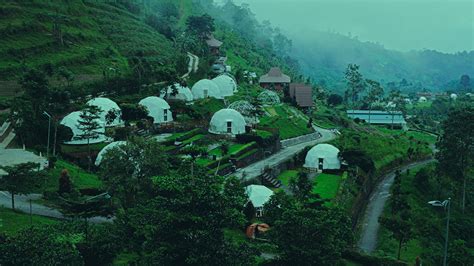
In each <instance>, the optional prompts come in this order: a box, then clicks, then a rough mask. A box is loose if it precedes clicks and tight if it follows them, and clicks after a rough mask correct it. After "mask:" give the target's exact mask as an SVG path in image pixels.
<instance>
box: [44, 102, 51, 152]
mask: <svg viewBox="0 0 474 266" xmlns="http://www.w3.org/2000/svg"><path fill="white" fill-rule="evenodd" d="M43 114H44V115H45V116H47V117H48V147H47V149H46V158H48V159H49V138H50V137H49V135H50V133H51V115H50V114H48V113H47V112H46V111H44V112H43Z"/></svg>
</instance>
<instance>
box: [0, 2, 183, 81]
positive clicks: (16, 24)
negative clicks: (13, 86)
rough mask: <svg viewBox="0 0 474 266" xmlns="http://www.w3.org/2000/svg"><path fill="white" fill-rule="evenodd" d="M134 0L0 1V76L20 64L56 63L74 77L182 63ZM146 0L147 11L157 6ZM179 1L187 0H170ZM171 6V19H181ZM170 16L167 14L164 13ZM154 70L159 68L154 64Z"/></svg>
mask: <svg viewBox="0 0 474 266" xmlns="http://www.w3.org/2000/svg"><path fill="white" fill-rule="evenodd" d="M135 2H136V3H138V1H86V0H84V1H67V2H65V1H58V0H53V1H23V0H16V1H13V0H6V1H2V3H1V4H0V35H1V36H2V38H1V39H0V80H5V79H16V78H17V77H18V76H19V75H20V74H21V73H20V72H21V70H22V69H24V68H25V67H29V68H40V69H43V70H45V71H46V72H48V71H50V72H52V71H54V70H57V69H58V68H60V67H62V68H63V69H64V68H65V69H67V70H68V71H70V72H72V73H73V74H74V75H75V76H76V81H77V79H94V78H95V77H96V76H99V77H102V75H104V74H108V75H118V74H120V73H122V74H123V73H127V72H130V71H135V72H143V73H145V72H146V71H145V70H144V69H146V68H147V67H149V66H158V65H160V66H161V67H162V68H172V69H177V70H179V69H184V68H185V67H186V59H187V57H186V56H185V53H182V52H180V51H179V50H176V49H175V48H174V47H173V42H172V41H171V40H170V38H166V36H164V34H162V33H160V32H159V31H157V30H156V29H155V28H153V26H154V24H153V23H152V22H150V23H147V17H145V16H146V13H145V12H144V10H143V7H142V6H140V5H139V4H136V3H135ZM163 2H170V1H169V0H166V1H165V0H163V1H154V3H155V4H156V5H153V4H150V5H149V6H147V8H148V9H149V11H150V12H155V11H156V10H155V9H158V3H163ZM172 2H176V3H178V2H179V4H183V5H184V4H185V3H186V2H189V1H172ZM183 9H184V7H183V6H177V11H176V12H177V14H174V16H173V19H174V20H175V21H173V24H178V23H180V20H183V17H184V15H183V14H182V13H184V10H183ZM169 18H171V16H169ZM155 70H157V71H158V72H159V71H160V69H159V68H158V69H155Z"/></svg>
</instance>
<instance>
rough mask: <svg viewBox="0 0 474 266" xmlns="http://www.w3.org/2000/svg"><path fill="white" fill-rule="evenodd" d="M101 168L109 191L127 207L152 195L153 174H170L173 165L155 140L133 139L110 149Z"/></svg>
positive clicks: (121, 204) (102, 177)
mask: <svg viewBox="0 0 474 266" xmlns="http://www.w3.org/2000/svg"><path fill="white" fill-rule="evenodd" d="M100 167H101V169H100V178H101V179H102V180H103V181H104V183H105V185H106V187H107V191H108V192H109V193H110V194H111V195H112V196H113V197H114V198H116V199H118V201H119V203H120V206H121V207H122V208H125V209H127V208H130V207H133V206H135V205H136V204H137V203H138V202H140V201H141V199H148V198H150V197H151V196H152V195H153V190H152V188H151V187H152V186H151V183H152V180H151V177H153V176H156V175H163V174H166V173H168V171H169V167H170V165H169V162H168V156H167V154H166V153H165V152H164V150H163V147H162V146H161V145H159V144H158V143H157V142H156V141H153V140H144V139H141V138H132V139H130V140H129V141H128V142H127V144H126V145H121V146H119V147H115V148H113V149H111V150H110V151H108V152H107V153H106V154H105V155H104V157H103V159H102V162H101V164H100Z"/></svg>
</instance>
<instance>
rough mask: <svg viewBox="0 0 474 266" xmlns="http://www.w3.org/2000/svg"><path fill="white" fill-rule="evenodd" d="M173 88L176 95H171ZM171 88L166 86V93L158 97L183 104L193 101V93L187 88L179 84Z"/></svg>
mask: <svg viewBox="0 0 474 266" xmlns="http://www.w3.org/2000/svg"><path fill="white" fill-rule="evenodd" d="M173 86H174V87H175V88H176V94H175V95H173ZM173 86H168V88H167V89H166V93H164V92H163V93H162V94H161V95H160V97H161V98H164V97H165V96H166V97H167V99H170V100H180V101H185V102H192V101H193V99H194V96H193V93H192V92H191V90H190V89H189V88H188V87H183V86H181V84H178V83H176V84H174V85H173Z"/></svg>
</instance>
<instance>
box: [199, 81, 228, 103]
mask: <svg viewBox="0 0 474 266" xmlns="http://www.w3.org/2000/svg"><path fill="white" fill-rule="evenodd" d="M192 92H193V96H194V99H204V98H208V97H213V98H216V99H222V95H221V91H220V89H219V86H217V84H216V83H215V82H214V81H212V80H209V79H201V80H200V81H198V82H196V84H194V86H193V88H192Z"/></svg>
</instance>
